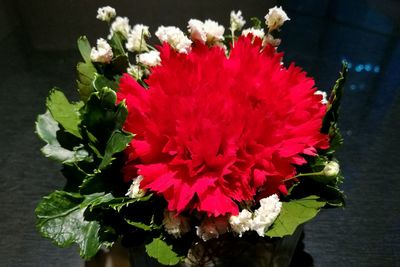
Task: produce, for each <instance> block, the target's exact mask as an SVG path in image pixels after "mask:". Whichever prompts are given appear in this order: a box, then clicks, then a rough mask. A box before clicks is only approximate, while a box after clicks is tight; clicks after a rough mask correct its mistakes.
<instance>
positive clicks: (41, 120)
mask: <svg viewBox="0 0 400 267" xmlns="http://www.w3.org/2000/svg"><path fill="white" fill-rule="evenodd" d="M59 130H60V128H59V126H58V123H57V122H56V121H55V120H54V118H53V117H52V115H51V114H50V112H49V111H46V113H45V114H42V115H39V116H38V118H37V120H36V132H37V134H38V135H39V137H40V138H41V139H42V140H43V141H45V142H46V143H47V144H46V145H45V146H44V147H43V148H42V149H41V151H42V152H43V154H44V155H45V156H46V157H48V158H51V159H53V160H56V161H58V162H61V163H65V164H69V163H74V162H78V161H83V160H89V161H90V160H91V158H90V157H89V153H88V152H87V151H86V150H85V149H83V148H82V146H77V147H75V148H74V149H73V150H72V151H71V150H68V149H65V148H63V147H61V145H60V144H59V142H58V140H57V131H59Z"/></svg>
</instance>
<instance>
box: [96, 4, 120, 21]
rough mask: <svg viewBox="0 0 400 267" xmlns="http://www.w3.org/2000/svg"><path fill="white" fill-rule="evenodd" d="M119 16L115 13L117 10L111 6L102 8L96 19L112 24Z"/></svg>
mask: <svg viewBox="0 0 400 267" xmlns="http://www.w3.org/2000/svg"><path fill="white" fill-rule="evenodd" d="M116 15H117V13H116V12H115V9H114V8H112V7H110V6H105V7H101V8H99V9H98V10H97V16H96V18H97V19H99V20H101V21H107V22H110V20H111V19H112V18H114V17H115V16H116Z"/></svg>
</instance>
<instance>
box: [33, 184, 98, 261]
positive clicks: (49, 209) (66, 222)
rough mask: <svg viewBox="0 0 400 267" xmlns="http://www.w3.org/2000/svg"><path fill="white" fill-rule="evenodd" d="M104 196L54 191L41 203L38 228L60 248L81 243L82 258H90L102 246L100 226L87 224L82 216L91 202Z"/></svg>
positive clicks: (93, 223)
mask: <svg viewBox="0 0 400 267" xmlns="http://www.w3.org/2000/svg"><path fill="white" fill-rule="evenodd" d="M102 197H103V195H102V194H94V195H90V196H85V197H83V196H81V195H79V194H76V193H68V192H64V191H55V192H53V193H52V194H50V195H49V196H46V197H44V198H43V200H42V201H41V202H40V203H39V204H38V206H37V208H36V210H35V212H36V216H37V224H36V225H37V227H38V229H39V231H40V233H41V234H42V236H44V237H47V238H50V239H51V240H52V241H53V242H54V243H55V244H56V245H58V246H60V247H68V246H71V245H72V244H73V243H76V244H78V246H79V248H80V255H81V257H83V258H84V259H90V258H91V257H93V256H94V255H95V254H96V253H97V251H98V250H99V249H100V247H101V241H100V240H99V235H98V233H99V229H100V226H99V224H98V222H96V221H90V222H89V221H85V219H84V215H83V214H84V212H85V210H86V208H87V206H88V205H90V203H92V202H93V201H98V198H102Z"/></svg>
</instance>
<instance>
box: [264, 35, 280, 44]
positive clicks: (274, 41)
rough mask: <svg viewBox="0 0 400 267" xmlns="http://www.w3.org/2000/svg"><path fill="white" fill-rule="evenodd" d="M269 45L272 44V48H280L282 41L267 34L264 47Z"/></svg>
mask: <svg viewBox="0 0 400 267" xmlns="http://www.w3.org/2000/svg"><path fill="white" fill-rule="evenodd" d="M267 44H270V45H272V46H275V47H276V46H279V45H280V44H281V39H279V38H274V36H272V34H269V33H268V34H267V35H266V36H265V38H264V40H263V46H266V45H267Z"/></svg>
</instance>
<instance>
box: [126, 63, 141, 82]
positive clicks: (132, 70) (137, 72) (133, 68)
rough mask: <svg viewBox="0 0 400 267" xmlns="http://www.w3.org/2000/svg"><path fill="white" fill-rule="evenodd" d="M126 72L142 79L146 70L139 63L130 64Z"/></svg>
mask: <svg viewBox="0 0 400 267" xmlns="http://www.w3.org/2000/svg"><path fill="white" fill-rule="evenodd" d="M126 72H127V73H128V74H129V75H131V76H132V77H133V78H135V79H136V80H140V79H141V78H142V77H143V75H144V71H143V69H142V67H141V66H139V65H129V67H128V68H127V69H126Z"/></svg>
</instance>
